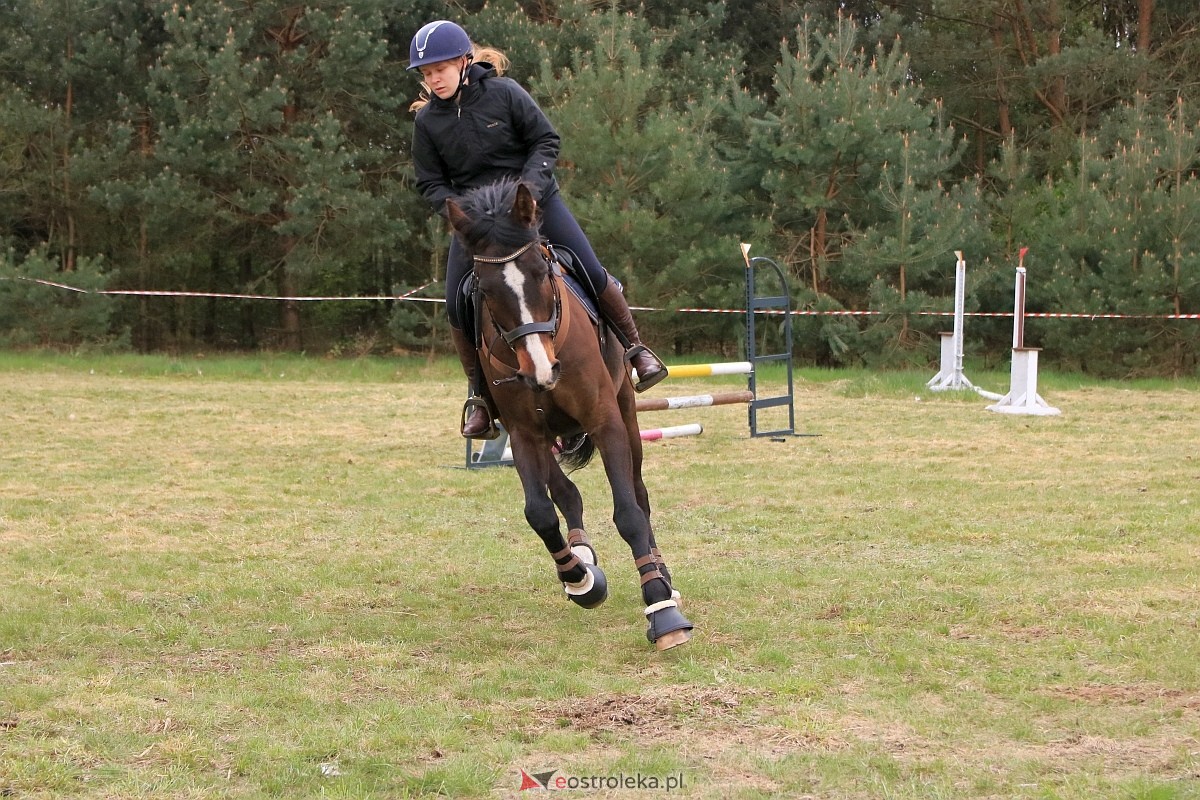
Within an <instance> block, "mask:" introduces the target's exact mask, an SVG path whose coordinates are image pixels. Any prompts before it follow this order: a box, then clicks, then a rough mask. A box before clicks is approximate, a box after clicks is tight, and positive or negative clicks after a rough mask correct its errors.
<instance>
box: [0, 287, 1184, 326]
mask: <svg viewBox="0 0 1200 800" xmlns="http://www.w3.org/2000/svg"><path fill="white" fill-rule="evenodd" d="M17 280H23V281H28V282H30V283H39V284H42V285H43V286H52V287H54V288H56V289H63V290H65V291H69V292H78V293H79V294H100V295H110V296H112V295H119V296H132V297H213V298H220V299H225V300H273V301H276V302H281V301H285V302H296V303H317V302H338V301H340V302H367V301H382V300H404V301H406V302H412V303H444V302H445V300H443V299H442V298H440V297H414V296H413V295H415V294H416V293H417V292H419V291H421V290H422V289H425V288H427V287H429V286H432V285H433V282H432V281H431V282H430V283H426V284H423V285H421V286H418V287H417V288H415V289H412V290H410V291H407V292H405V293H403V294H377V295H352V296H335V295H316V296H314V295H300V296H286V295H266V294H232V293H227V292H175V291H160V290H154V289H95V290H93V289H80V288H79V287H77V286H69V285H67V284H65V283H56V282H54V281H48V280H45V279H42V278H25V277H18V278H17ZM633 310H634V311H667V310H669V309H664V308H654V307H652V306H634V307H633ZM674 310H675V311H677V312H679V313H683V314H745V313H746V309H744V308H677V309H674ZM755 313H756V314H766V315H783V314H791V315H792V316H794V317H870V316H886V315H894V314H895V313H896V312H893V311H842V310H831V311H814V310H798V311H782V310H777V309H766V310H761V311H756V312H755ZM911 313H912V314H913V315H914V316H918V317H952V316H954V312H953V311H914V312H911ZM964 316H968V317H1012V316H1013V312H1012V311H967V312H964ZM1025 317H1026V318H1032V319H1086V320H1098V319H1139V320H1149V319H1163V320H1175V319H1196V320H1200V314H1116V313H1107V312H1106V313H1095V314H1091V313H1087V312H1079V313H1067V312H1055V311H1029V312H1026V313H1025Z"/></svg>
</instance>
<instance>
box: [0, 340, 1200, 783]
mask: <svg viewBox="0 0 1200 800" xmlns="http://www.w3.org/2000/svg"><path fill="white" fill-rule="evenodd" d="M968 374H969V375H970V377H971V378H972V380H974V381H975V382H976V383H979V384H981V385H984V386H985V387H986V388H989V389H991V390H993V391H999V392H1003V391H1005V389H1006V387H1007V374H1004V375H976V374H972V373H971V372H970V371H969V370H968ZM931 375H932V371H930V373H929V374H927V375H918V374H888V375H873V374H869V373H862V372H828V373H818V372H811V373H809V372H805V373H801V374H800V376H799V377H798V380H797V398H796V399H797V414H798V429H799V430H800V431H801V432H804V433H811V434H814V435H812V436H806V437H796V438H789V439H787V440H786V441H771V440H769V439H750V438H749V437H748V435H747V427H746V419H745V416H746V415H745V409H744V408H743V407H740V406H732V407H722V408H714V409H704V410H700V411H697V412H694V413H688V412H664V413H665V414H666V416H663V415H662V414H655V415H653V416H651V415H647V418H646V422H645V423H644V424H646V425H648V426H657V425H660V424H677V423H680V422H690V421H700V422H703V423H704V426H705V433H704V434H703V435H702V436H700V437H695V438H689V439H675V440H670V441H665V442H658V443H653V444H651V445H648V446H647V466H646V479H647V483H648V485H649V487H650V492H651V498H652V501H653V502H654V504H655V514H654V521H655V526H656V530H657V532H658V539H659V542H660V544H661V546H662V548H663V550H664V554H665V556H666V557H667V559H668V561H669V563H670V564H671V566H672V568H673V571H674V573H675V576H676V581H677V585H678V588H680V589H681V590H682V592H683V594H684V602H685V607H686V611H687V614H688V616H689V617H690V618H691V620H692V621H693V622H694V623H695V624H696V626H697V630H696V636H695V638H694V640H693V641H692V642H691V643H690V644H688V645H687V646H685V647H681V648H677V649H675V650H672V651H668V652H666V653H661V654H660V653H657V652H655V651H654V649H653V648H652V647H651V646H650V645H649V644H648V643H647V641H646V639H645V636H644V630H645V622H644V619H643V617H642V613H641V611H642V610H641V604H640V595H639V592H638V590H637V584H636V580H635V573H634V569H633V567H632V563H631V561H630V558H629V555H628V551H627V549H626V548H625V547H624V545H623V543H622V542H621V541H620V539H619V537H618V536H617V535H616V533H615V531H614V530H613V527H612V523H611V521H610V519H609V517H610V514H611V508H610V506H609V503H608V497H607V491H606V488H605V485H604V483H603V471H602V470H601V469H600V468H599V466H598V465H593V466H592V467H589V468H588V469H587V470H585V471H584V472H582V473H578V474H577V477H578V478H579V481H580V484H581V486H582V489H583V492H584V496H585V500H586V502H587V503H588V507H589V515H588V516H589V529H590V531H591V533H592V538H593V541H594V542H595V543H596V545H597V548H598V550H599V551H600V557H601V561H602V564H604V565H605V567H606V571H607V573H608V577H609V582H610V587H611V597H610V599H609V601H608V602H607V603H606V604H605V605H604V606H602V607H600V608H599V609H596V610H593V611H585V610H582V609H579V608H577V607H575V606H573V605H572V604H570V603H569V602H567V601H566V600H565V599H564V597H563V593H562V589H561V587H560V586H558V585H557V584H556V583H555V581H554V577H553V568H552V565H551V562H550V559H549V557H548V556H547V555H546V553H545V552H544V550H543V549H542V547H541V544H540V542H539V541H538V540H537V539H536V538H535V537H534V536H533V534H532V533H531V532H530V531H529V530H528V529H527V527H526V525H525V522H524V519H523V515H522V509H521V499H520V490H519V487H518V484H517V478H516V475H515V473H514V472H513V471H512V470H510V469H503V468H501V469H489V470H479V471H469V470H466V469H463V468H462V464H463V459H464V452H463V444H462V440H461V439H460V438H459V437H458V436H457V435H456V432H455V425H456V423H457V419H458V413H459V407H460V400H461V393H462V380H461V378H460V377H458V376H457V375H456V373H455V370H454V369H453V368H452V365H451V364H450V362H449V361H432V362H427V361H425V360H405V359H393V360H358V361H324V360H320V359H303V358H268V357H265V356H264V357H261V358H241V359H235V358H229V359H212V358H210V359H202V358H189V359H170V358H138V357H132V356H125V357H101V356H87V357H80V358H74V357H65V356H63V357H52V356H42V355H0V442H2V443H0V797H16V798H60V797H78V798H266V797H278V798H307V797H342V798H368V797H370V798H406V797H432V796H445V797H524V796H526V794H525V793H524V792H522V791H521V785H522V771H524V772H525V773H527V774H528V775H530V776H533V775H543V774H544V773H548V772H551V771H555V775H554V776H553V777H552V778H551V780H552V781H553V780H554V779H562V780H563V782H564V783H566V784H567V785H583V784H588V785H590V788H587V789H582V788H581V789H578V790H575V791H567V792H564V795H565V796H577V797H583V796H588V797H621V798H624V797H660V796H664V795H666V794H667V792H666V788H667V786H666V784H667V782H668V781H670V782H671V783H672V786H671V787H670V788H671V789H672V792H671V793H670V794H671V795H673V796H681V797H684V796H686V797H700V798H765V797H792V798H797V797H812V798H1162V799H1165V798H1192V797H1200V631H1198V630H1197V627H1198V624H1200V522H1198V519H1200V515H1198V513H1197V512H1200V508H1198V506H1200V447H1198V445H1200V382H1197V381H1191V382H1188V383H1171V382H1165V381H1162V382H1154V383H1137V384H1121V383H1097V382H1090V381H1087V380H1084V379H1080V378H1076V377H1069V376H1068V377H1057V376H1051V375H1043V376H1042V394H1043V396H1045V397H1046V399H1047V401H1048V402H1050V403H1051V404H1052V405H1054V406H1057V407H1058V408H1061V409H1062V411H1063V414H1062V416H1060V417H1047V418H1031V417H1011V416H1006V415H999V414H993V413H990V412H988V411H986V410H984V407H985V406H986V405H987V401H984V400H981V399H980V398H978V397H975V396H968V395H966V394H965V393H943V394H931V393H928V392H926V391H925V390H924V382H925V380H927V379H928V378H929V377H930V376H931ZM739 384H740V381H739V380H738V379H737V378H732V379H719V380H716V379H709V380H697V381H688V383H687V384H686V386H682V385H681V386H680V387H679V391H676V392H675V393H687V394H691V393H697V392H700V391H707V390H713V389H722V388H736V387H737V386H738V385H739ZM654 392H655V394H665V393H666V392H663V391H660V390H659V389H656V390H654ZM619 781H625V782H626V783H628V784H629V785H627V786H626V785H624V784H623V785H621V786H620V787H619V788H617V783H618V782H619ZM639 781H640V782H641V788H639V785H638V782H639ZM653 781H658V782H659V783H660V785H659V787H658V788H654V787H653V783H652V782H653ZM572 782H573V783H572ZM680 782H682V786H681V787H680V786H677V785H676V784H678V783H680Z"/></svg>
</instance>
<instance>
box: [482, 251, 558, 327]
mask: <svg viewBox="0 0 1200 800" xmlns="http://www.w3.org/2000/svg"><path fill="white" fill-rule="evenodd" d="M537 244H541V240H540V239H534V240H533V241H530V242H527V243H526V244H525V245H523V246H522V247H521V248H520V249H518V250H516V251H514V252H512V253H509V254H508V255H506V256H472V258H473V259H474V261H475V263H476V264H507V263H509V262H510V261H516V260H517V259H518V258H520V257H521V256H523V255H525V254H526V253H528V252H529V251H530V250H531V249H532V248H533V246H534V245H537ZM541 256H542V259H543V260H545V261H546V262H548V263H549V264H550V267H551V270H553V269H554V262H553V261H552V260H551V259H550V258H549V257H548V256H547V255H546V253H545V251H543V252H542V253H541ZM550 287H551V288H552V289H553V290H554V310H553V311H552V312H551V314H550V319H549V320H547V321H546V322H528V323H526V324H524V325H518V326H517V327H515V328H513V329H512V330H511V331H506V330H504V329H502V328H500V326H499V325H497V326H496V329H497V330H499V331H500V335H501V336H502V337H504V341H505V342H506V343H507V344H508V346H509V347H512V345H513V342H515V341H517V340H518V339H523V338H525V337H526V336H532V335H534V334H536V333H548V334H550V336H551V337H552V338H553V337H554V335H555V334H557V333H558V317H559V311H558V310H559V306H560V304H561V303H562V300H561V299H560V298H559V295H558V281H555V280H551V281H550ZM484 302H487V299H486V297H485V298H484ZM495 318H496V315H495V314H492V320H493V324H495Z"/></svg>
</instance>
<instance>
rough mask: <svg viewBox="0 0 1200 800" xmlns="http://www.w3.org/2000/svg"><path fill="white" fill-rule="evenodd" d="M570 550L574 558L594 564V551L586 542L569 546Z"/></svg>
mask: <svg viewBox="0 0 1200 800" xmlns="http://www.w3.org/2000/svg"><path fill="white" fill-rule="evenodd" d="M571 552H572V553H574V554H575V556H576V558H578V559H579V560H580V561H582V562H583V563H585V564H591V565H592V566H593V567H594V566H596V556H595V554H594V553H592V548H590V547H588V546H587V545H586V544H577V545H575V546H574V547H572V548H571Z"/></svg>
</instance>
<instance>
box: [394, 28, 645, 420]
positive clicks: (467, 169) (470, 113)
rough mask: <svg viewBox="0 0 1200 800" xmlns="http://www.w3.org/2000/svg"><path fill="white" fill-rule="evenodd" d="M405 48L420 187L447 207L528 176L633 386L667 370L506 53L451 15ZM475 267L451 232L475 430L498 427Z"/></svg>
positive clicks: (455, 329) (550, 234) (454, 294)
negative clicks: (599, 252) (476, 191)
mask: <svg viewBox="0 0 1200 800" xmlns="http://www.w3.org/2000/svg"><path fill="white" fill-rule="evenodd" d="M408 52H409V64H408V69H409V70H420V72H421V77H422V79H423V80H422V88H423V91H422V93H421V97H420V99H419V100H417V102H415V103H413V105H412V108H411V109H410V110H412V111H416V125H415V127H414V133H413V144H412V156H413V166H414V168H415V171H416V178H417V190H418V191H420V192H421V194H422V195H423V196H424V197H425V199H426V200H427V201H429V204H430V205H432V206H433V208H434V210H435V211H437V213H439V214H441V215H442V216H443V217H445V216H446V200H447V199H448V198H452V197H455V196H456V195H459V194H461V193H464V192H466V191H467V190H469V189H473V188H476V187H478V186H484V185H487V184H489V183H493V182H495V181H497V180H500V179H502V178H519V179H522V180H524V181H525V182H526V183H527V184H528V185H529V186H530V187H531V188H532V189H533V192H534V197H535V199H536V200H537V201H538V208H539V210H540V212H541V231H542V234H543V235H544V236H546V238H547V239H549V240H550V241H551V242H553V243H554V244H557V245H562V246H563V247H566V248H568V249H570V250H571V251H573V252H574V253H575V254H576V255H577V256H578V257H579V258H578V261H579V262H582V263H581V266H582V267H583V269H584V271H585V272H586V273H587V275H588V278H589V279H590V282H591V284H592V286H593V287H595V291H596V295H597V298H596V299H597V301H598V304H599V307H600V313H601V314H602V315H603V316H604V318H605V320H606V321H607V322H608V323H609V324H610V325H611V326H612V327H613V328H614V329H615V330H616V331H617V333H618V338H620V339H623V340H624V344H625V346H626V347H627V348H629V349H628V351H627V352H626V354H625V357H626V360H628V361H629V363H630V364H631V365H632V366H633V368H634V369H636V370H637V374H638V384H637V386H636V387H635V388H636V389H637V390H638V391H639V392H641V391H645V390H646V389H649V388H650V387H651V386H653V385H654V384H656V383H658V382H659V381H661V380H662V379H663V378H665V377H666V376H667V370H666V367H664V366H663V364H662V362H661V361H659V359H658V357H657V356H656V355H654V353H652V352H651V351H650V349H649V348H647V347H646V346H645V345H643V344H642V342H641V337H640V336H639V335H638V331H637V327H636V326H635V325H634V322H633V315H632V314H631V313H630V310H629V305H628V303H626V302H625V296H624V294H622V291H621V285H620V283H618V282H617V281H616V280H615V279H610V277H609V275H608V272H607V271H606V270H605V269H604V267H603V266H602V265H601V263H600V259H599V258H597V257H596V254H595V252H594V251H593V250H592V246H591V244H590V243H589V242H588V239H587V236H586V235H585V234H584V232H583V230H582V229H581V228H580V227H579V223H578V222H576V221H575V217H574V216H572V214H571V212H570V210H568V208H567V205H566V203H565V202H563V199H562V197H561V196H560V195H559V191H558V182H557V180H556V179H555V177H554V166H555V162H556V161H557V160H558V149H559V136H558V133H557V132H556V131H555V130H554V127H553V126H552V125H551V124H550V120H548V119H547V118H546V115H545V114H544V113H543V112H542V110H541V108H539V107H538V105H537V103H536V102H535V101H534V99H533V98H532V97H530V95H529V93H528V92H526V91H525V90H524V89H523V88H521V86H520V85H519V84H517V83H516V81H514V80H512V79H511V78H504V77H501V75H502V74H503V71H504V69H505V67H506V66H507V65H508V59H507V58H506V57H505V56H504V54H503V53H500V52H499V51H496V50H492V49H490V48H489V49H482V48H481V49H476V48H475V46H474V45H472V43H471V40H470V38H468V36H467V33H466V31H464V30H463V29H462V28H461V27H459V26H458V25H456V24H455V23H453V22H448V21H446V20H438V21H436V22H430V23H429V24H428V25H425V26H424V27H422V28H421V29H420V30H419V31H417V35H416V36H414V37H413V40H412V44H411V45H410V46H409V51H408ZM477 56H478V57H477ZM485 59H487V60H485ZM471 267H472V263H471V258H470V256H469V255H468V254H467V252H466V250H465V249H464V248H463V246H462V244H461V243H460V242H459V241H458V238H457V237H453V238H451V240H450V252H449V256H448V258H447V263H446V313H447V316H448V317H449V320H450V334H451V339H452V340H453V341H454V349H455V350H457V351H458V358H459V361H461V362H462V368H463V371H464V372H465V373H466V374H467V380H468V381H469V382H470V385H471V392H472V397H471V398H470V399H468V401H467V405H466V408H465V409H464V412H463V426H462V435H463V436H465V437H467V438H468V439H474V438H481V437H484V436H487V435H488V434H489V432H490V431H492V430H494V429H493V427H492V413H491V411H490V410H488V408H487V406H486V404H485V403H483V402H481V400H480V398H479V397H477V396H475V395H476V393H478V392H479V387H478V386H477V385H476V371H477V356H476V353H475V347H474V344H473V342H471V341H469V340H468V338H467V336H466V334H465V333H464V332H463V320H460V319H459V318H458V316H459V315H458V303H457V299H458V297H459V296H460V295H461V292H462V284H463V282H464V281H465V280H466V279H467V276H468V275H470V272H471Z"/></svg>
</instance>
